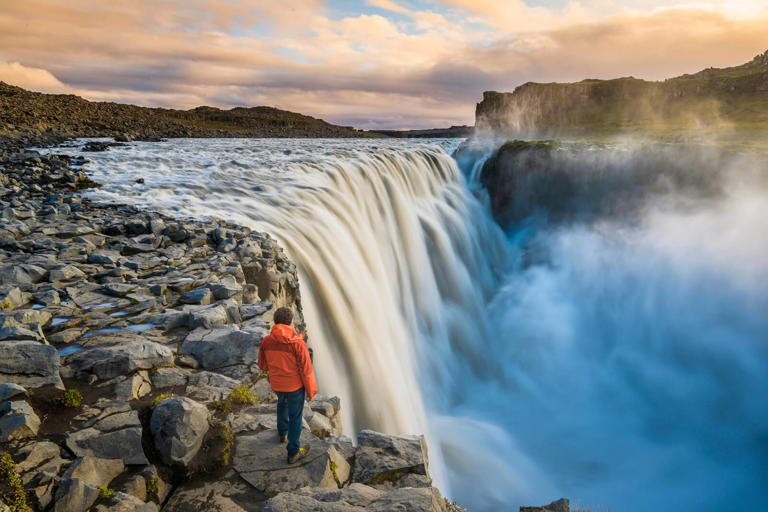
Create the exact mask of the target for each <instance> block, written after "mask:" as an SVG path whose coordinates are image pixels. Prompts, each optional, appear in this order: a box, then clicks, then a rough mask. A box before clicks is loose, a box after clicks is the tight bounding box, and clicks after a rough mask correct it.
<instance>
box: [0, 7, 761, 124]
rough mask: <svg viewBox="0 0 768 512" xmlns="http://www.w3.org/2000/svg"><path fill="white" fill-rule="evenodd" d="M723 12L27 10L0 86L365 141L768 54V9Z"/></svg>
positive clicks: (13, 35)
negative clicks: (525, 87) (483, 110)
mask: <svg viewBox="0 0 768 512" xmlns="http://www.w3.org/2000/svg"><path fill="white" fill-rule="evenodd" d="M729 1H730V2H731V3H732V2H734V1H735V0H711V1H710V2H709V3H707V1H706V0H703V2H700V5H702V6H703V7H702V8H697V9H669V8H660V7H664V5H660V3H661V2H663V0H638V1H637V2H633V3H632V5H631V6H629V4H626V3H625V5H622V0H582V1H581V2H570V3H566V4H564V7H562V8H560V9H547V8H543V7H530V6H529V5H527V4H525V3H524V2H523V1H522V0H505V1H490V0H472V1H470V0H441V1H440V2H433V3H431V4H421V7H419V5H420V4H418V2H413V1H411V2H404V1H401V0H369V1H368V2H367V3H366V4H365V5H363V4H362V3H361V12H359V13H351V14H350V13H349V12H345V15H343V16H339V15H335V14H334V12H333V2H330V3H326V2H322V1H321V0H290V1H283V2H262V1H257V0H227V1H222V2H216V3H212V2H206V1H203V0H165V1H159V0H153V1H149V0H134V1H132V2H123V3H119V4H116V3H114V2H107V1H106V0H101V1H96V0H92V1H87V0H73V1H71V2H58V1H54V0H26V1H25V2H11V3H10V5H4V6H3V9H2V10H0V80H4V81H8V82H11V83H15V84H18V85H21V86H24V87H28V88H31V89H36V90H44V91H46V92H76V93H78V94H82V95H83V96H85V97H87V98H89V99H97V100H111V101H123V102H132V103H139V104H146V105H158V106H170V107H181V108H189V107H193V106H196V105H200V104H208V105H218V106H222V107H229V106H233V105H253V104H266V105H273V106H279V107H280V108H285V109H288V110H294V111H300V112H303V113H306V114H310V115H315V116H318V117H323V118H325V119H327V120H329V121H332V122H337V123H341V124H352V125H355V126H357V127H365V128H369V127H376V126H378V127H393V128H405V127H430V126H442V125H447V124H455V123H469V124H471V123H472V122H473V112H474V103H475V102H476V101H478V100H479V98H480V96H481V94H482V91H483V90H486V89H496V90H511V89H512V88H514V87H515V86H517V85H519V84H520V83H522V82H526V81H556V80H580V79H582V78H586V77H592V78H610V77H613V76H626V75H630V74H632V75H635V76H638V77H641V78H650V79H659V78H664V77H667V76H674V75H678V74H681V73H684V72H691V71H696V70H698V69H701V68H704V67H708V66H710V65H714V66H726V65H735V64H739V63H741V62H744V61H747V60H749V59H751V58H752V57H753V56H754V55H755V54H756V53H758V52H762V51H765V50H766V49H768V31H766V30H765V29H764V27H765V26H768V24H767V22H768V10H765V9H764V6H761V5H760V3H761V2H756V1H755V2H754V3H751V2H752V1H753V0H744V1H743V2H741V4H740V5H741V11H739V10H738V9H735V10H734V12H736V13H741V14H740V15H739V16H736V17H734V16H732V15H730V14H728V13H727V12H726V8H727V7H728V5H730V4H729ZM424 5H426V7H425V6H424ZM363 7H364V8H365V9H364V10H363ZM667 7H668V5H667ZM363 11H364V12H363ZM604 12H608V13H609V15H605V14H604ZM601 13H602V14H601Z"/></svg>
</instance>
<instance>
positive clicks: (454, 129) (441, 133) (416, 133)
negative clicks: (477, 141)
mask: <svg viewBox="0 0 768 512" xmlns="http://www.w3.org/2000/svg"><path fill="white" fill-rule="evenodd" d="M473 132H474V127H472V126H466V125H463V126H451V127H449V128H427V129H424V130H371V133H380V134H382V135H386V136H387V137H396V138H400V139H427V138H443V137H446V138H450V137H462V138H463V137H470V136H471V135H472V133H473Z"/></svg>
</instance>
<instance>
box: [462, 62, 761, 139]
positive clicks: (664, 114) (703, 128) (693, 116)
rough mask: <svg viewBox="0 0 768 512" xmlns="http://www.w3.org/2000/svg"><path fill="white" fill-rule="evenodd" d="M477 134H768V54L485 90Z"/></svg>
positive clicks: (477, 119) (480, 106)
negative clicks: (672, 73) (678, 69)
mask: <svg viewBox="0 0 768 512" xmlns="http://www.w3.org/2000/svg"><path fill="white" fill-rule="evenodd" d="M475 127H476V131H477V132H495V133H505V134H521V135H538V136H541V135H545V136H553V135H563V134H573V135H601V134H611V133H613V134H615V133H629V134H645V135H652V136H661V137H662V138H664V137H675V136H677V137H680V136H681V135H689V134H707V133H715V132H722V131H724V130H725V131H728V130H732V131H734V132H740V133H751V134H754V133H761V134H765V133H768V52H765V53H763V54H761V55H758V56H756V57H755V58H754V59H752V60H751V61H750V62H748V63H746V64H743V65H740V66H735V67H730V68H723V69H716V68H708V69H705V70H702V71H700V72H698V73H695V74H686V75H682V76H679V77H676V78H671V79H667V80H664V81H660V82H649V81H646V80H639V79H637V78H634V77H626V78H617V79H614V80H593V79H587V80H583V81H581V82H577V83H534V82H529V83H526V84H523V85H521V86H519V87H517V88H516V89H515V90H514V92H511V93H499V92H495V91H486V92H485V93H483V100H482V101H481V102H480V103H478V104H477V108H476V110H475Z"/></svg>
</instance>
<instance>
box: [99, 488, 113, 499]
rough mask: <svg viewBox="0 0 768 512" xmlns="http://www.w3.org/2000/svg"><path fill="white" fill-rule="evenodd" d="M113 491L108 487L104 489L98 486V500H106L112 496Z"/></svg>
mask: <svg viewBox="0 0 768 512" xmlns="http://www.w3.org/2000/svg"><path fill="white" fill-rule="evenodd" d="M114 494H115V490H114V489H110V488H109V487H105V486H103V485H100V486H99V498H101V499H103V500H106V499H109V498H111V497H112V496H114Z"/></svg>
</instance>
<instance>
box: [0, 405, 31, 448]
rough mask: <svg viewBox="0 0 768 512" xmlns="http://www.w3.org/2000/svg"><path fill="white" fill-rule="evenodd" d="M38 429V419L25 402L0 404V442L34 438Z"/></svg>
mask: <svg viewBox="0 0 768 512" xmlns="http://www.w3.org/2000/svg"><path fill="white" fill-rule="evenodd" d="M39 428H40V418H38V417H37V414H35V411H34V410H33V409H32V407H30V405H29V404H28V403H27V402H24V401H23V400H18V401H16V402H3V403H2V404H0V442H5V441H10V440H12V439H24V438H27V437H35V436H36V435H37V431H38V429H39Z"/></svg>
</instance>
